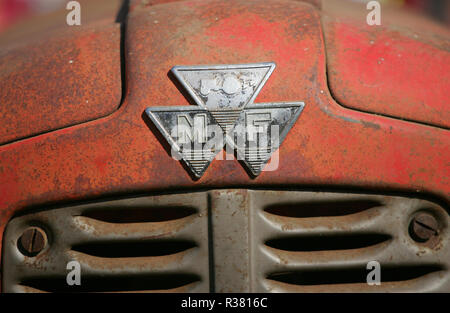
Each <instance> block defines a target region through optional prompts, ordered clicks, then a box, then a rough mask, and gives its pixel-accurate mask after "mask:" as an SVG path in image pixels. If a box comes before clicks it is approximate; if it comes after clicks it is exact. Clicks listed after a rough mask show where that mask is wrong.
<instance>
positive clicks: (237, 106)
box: [171, 63, 275, 132]
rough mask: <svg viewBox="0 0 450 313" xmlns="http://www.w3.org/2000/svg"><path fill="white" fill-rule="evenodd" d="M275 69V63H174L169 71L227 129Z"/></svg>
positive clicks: (232, 124)
mask: <svg viewBox="0 0 450 313" xmlns="http://www.w3.org/2000/svg"><path fill="white" fill-rule="evenodd" d="M274 69H275V63H259V64H241V65H225V66H224V65H216V66H214V65H209V66H175V67H173V68H172V70H171V71H172V73H173V75H174V76H175V77H176V78H177V79H178V80H179V82H180V83H181V84H182V86H183V87H184V88H185V89H186V91H187V92H188V93H189V95H190V96H191V97H192V99H193V100H194V101H195V102H196V103H197V104H198V105H199V106H201V107H204V108H206V109H207V110H208V111H210V112H211V114H212V115H213V117H214V119H215V120H216V121H217V123H218V124H219V125H220V127H222V129H223V130H224V131H225V132H227V131H228V130H229V129H231V128H232V127H233V126H234V123H235V122H236V120H237V118H238V117H239V114H240V112H241V111H242V110H243V109H244V107H245V106H246V105H247V104H248V103H252V102H253V100H254V99H255V98H256V96H257V95H258V93H259V92H260V90H261V88H262V87H263V86H264V84H265V82H266V81H267V79H268V78H269V76H270V75H271V74H272V72H273V70H274Z"/></svg>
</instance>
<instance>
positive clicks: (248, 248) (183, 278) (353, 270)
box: [3, 189, 450, 292]
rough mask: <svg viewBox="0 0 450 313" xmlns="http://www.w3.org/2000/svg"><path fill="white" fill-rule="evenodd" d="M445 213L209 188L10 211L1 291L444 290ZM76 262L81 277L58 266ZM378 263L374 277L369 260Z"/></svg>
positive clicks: (378, 199) (449, 254)
mask: <svg viewBox="0 0 450 313" xmlns="http://www.w3.org/2000/svg"><path fill="white" fill-rule="evenodd" d="M448 222H449V216H448V212H447V211H446V210H445V209H443V208H442V207H441V206H440V205H438V204H436V203H434V202H430V201H427V200H422V199H415V198H410V197H396V196H383V195H371V194H352V193H331V192H303V191H269V190H243V189H231V190H211V191H206V192H193V193H184V194H170V195H159V196H149V197H136V198H129V199H123V200H113V201H105V202H98V203H88V204H83V205H77V206H69V207H64V208H57V209H50V210H46V211H39V212H36V213H29V214H24V215H21V216H17V217H15V218H14V219H12V220H11V221H10V223H9V224H8V225H7V228H6V233H5V236H4V238H5V243H4V245H3V247H4V253H3V290H4V291H6V292H52V291H58V292H61V291H83V292H129V291H131V292H141V291H142V292H152V291H155V292H162V291H166V292H207V291H213V292H386V291H388V292H389V291H394V292H395V291H399V292H400V291H412V292H423V291H447V292H448V291H450V274H449V272H448V270H447V269H448V267H449V262H450V251H449V248H448V238H449V233H448ZM70 261H77V262H79V264H80V265H81V274H82V275H81V285H80V286H69V285H67V283H66V275H67V273H68V270H67V269H66V265H67V263H68V262H70ZM370 261H377V262H379V263H380V265H381V285H378V286H377V285H374V286H369V285H368V284H367V283H366V277H367V274H368V272H369V271H368V270H367V269H366V265H367V263H368V262H370Z"/></svg>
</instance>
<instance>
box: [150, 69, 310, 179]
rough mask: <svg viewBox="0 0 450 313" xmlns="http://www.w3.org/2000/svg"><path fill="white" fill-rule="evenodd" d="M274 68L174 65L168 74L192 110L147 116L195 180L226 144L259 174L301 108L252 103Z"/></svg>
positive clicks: (165, 109)
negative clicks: (183, 90) (186, 95)
mask: <svg viewBox="0 0 450 313" xmlns="http://www.w3.org/2000/svg"><path fill="white" fill-rule="evenodd" d="M274 69H275V63H272V62H271V63H256V64H237V65H206V66H203V65H202V66H175V67H173V68H172V69H171V72H172V74H173V75H174V77H175V78H176V79H177V80H178V81H179V82H180V84H181V85H182V87H183V88H184V89H185V90H186V91H187V93H188V94H189V96H190V97H191V98H192V100H193V101H194V102H195V104H196V106H195V105H190V106H167V107H149V108H147V109H146V110H145V112H146V114H147V115H148V116H149V118H150V119H151V121H152V122H153V123H154V124H155V125H156V127H157V128H158V130H159V131H160V132H161V134H162V135H163V136H164V138H165V139H166V140H167V141H168V143H169V144H170V146H171V149H172V156H173V157H174V158H175V159H177V160H180V159H181V160H183V162H184V163H185V164H186V166H187V168H188V169H189V170H190V171H191V173H192V174H193V175H194V176H195V177H196V178H200V177H201V176H202V175H203V174H204V172H205V171H206V169H207V168H208V166H209V164H210V163H211V162H212V160H213V159H214V158H215V157H216V156H217V157H216V158H217V159H220V158H219V155H217V154H218V153H219V152H221V151H222V149H223V148H224V146H225V145H226V151H227V152H229V151H230V150H231V152H233V151H234V152H235V155H236V157H237V158H238V160H240V161H242V162H243V163H244V164H245V166H246V167H247V169H248V170H249V172H250V173H251V174H252V175H253V176H258V175H259V174H260V173H261V171H262V170H263V169H264V168H265V167H266V165H268V164H267V163H268V162H269V160H270V159H271V157H272V154H273V153H274V152H275V151H277V150H278V147H279V146H280V145H281V143H282V142H283V140H284V138H285V137H286V135H287V133H288V132H289V130H290V129H291V127H292V126H293V125H294V123H295V121H296V120H297V118H298V117H299V115H300V113H301V112H302V110H303V107H304V105H305V104H304V103H303V102H282V103H253V101H254V100H255V98H256V96H257V95H258V93H259V92H260V91H261V88H262V87H263V86H264V84H265V83H266V81H267V79H268V78H269V76H270V75H271V74H272V72H273V70H274ZM231 154H233V153H231ZM267 167H268V166H267ZM266 170H267V169H266ZM272 170H273V169H272Z"/></svg>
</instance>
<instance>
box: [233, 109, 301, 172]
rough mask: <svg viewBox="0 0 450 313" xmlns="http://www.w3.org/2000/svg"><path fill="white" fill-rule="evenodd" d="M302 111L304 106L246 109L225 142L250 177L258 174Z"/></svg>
mask: <svg viewBox="0 0 450 313" xmlns="http://www.w3.org/2000/svg"><path fill="white" fill-rule="evenodd" d="M303 107H304V103H303V102H293V103H258V104H250V105H248V106H247V107H246V108H245V110H244V111H243V112H242V113H241V114H240V116H239V118H238V120H237V122H236V126H235V127H234V129H233V132H232V134H230V135H229V136H227V140H228V143H229V144H232V145H233V146H234V148H235V149H236V151H237V157H238V159H239V160H242V161H243V162H244V164H245V165H246V166H247V168H248V169H249V170H250V172H251V173H252V175H254V176H258V175H259V174H260V173H261V171H262V170H263V169H264V166H265V165H266V164H267V162H268V161H269V160H270V158H271V156H272V153H273V152H275V151H276V150H277V149H278V148H279V147H280V145H281V143H282V142H283V141H284V139H285V138H286V135H287V134H288V132H289V130H290V129H291V127H292V125H293V124H294V123H295V121H297V119H298V117H299V116H300V113H301V112H302V110H303ZM230 140H231V141H232V142H230Z"/></svg>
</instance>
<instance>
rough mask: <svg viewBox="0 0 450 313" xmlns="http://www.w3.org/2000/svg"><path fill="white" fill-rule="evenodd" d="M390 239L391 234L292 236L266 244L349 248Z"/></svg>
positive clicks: (299, 248) (287, 248) (312, 248)
mask: <svg viewBox="0 0 450 313" xmlns="http://www.w3.org/2000/svg"><path fill="white" fill-rule="evenodd" d="M390 239H391V236H389V235H381V234H380V235H379V234H361V235H359V234H352V235H336V236H290V237H282V238H277V239H270V240H267V241H266V243H265V245H266V246H268V247H271V248H274V249H279V250H285V251H322V250H347V249H361V248H364V247H370V246H374V245H377V244H381V243H383V242H386V241H388V240H390Z"/></svg>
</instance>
